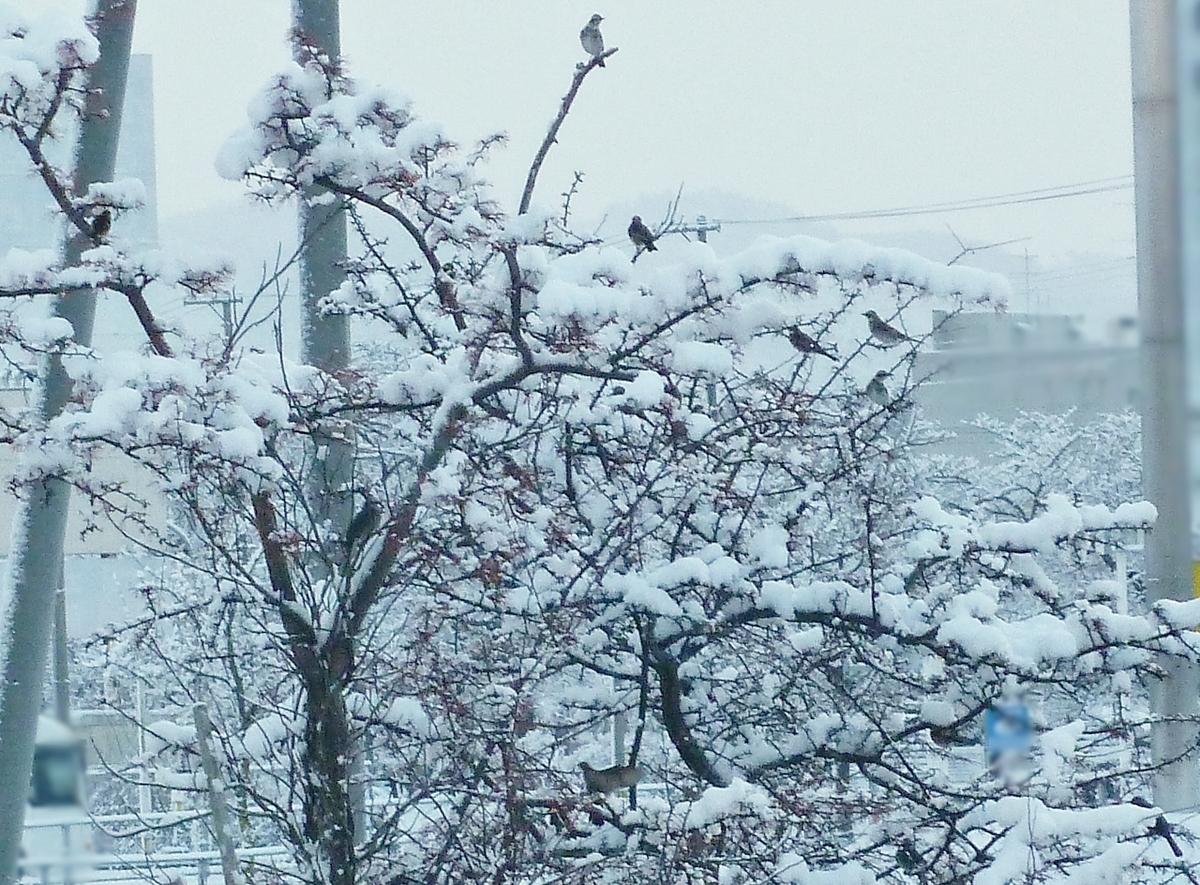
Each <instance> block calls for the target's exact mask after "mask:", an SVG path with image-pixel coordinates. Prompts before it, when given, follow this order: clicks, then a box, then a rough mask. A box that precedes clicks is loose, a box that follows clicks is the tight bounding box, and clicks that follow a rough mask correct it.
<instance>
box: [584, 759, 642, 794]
mask: <svg viewBox="0 0 1200 885" xmlns="http://www.w3.org/2000/svg"><path fill="white" fill-rule="evenodd" d="M579 768H580V769H581V770H582V771H583V784H584V786H585V787H587V791H588V792H589V793H613V792H616V791H617V790H619V789H621V788H622V787H632V786H633V785H634V784H636V783H637V782H638V781H639V780H641V779H642V771H641V769H640V768H638V767H637V766H636V765H614V766H613V767H612V768H600V769H596V768H592V766H590V765H588V764H587V763H586V762H580V763H579Z"/></svg>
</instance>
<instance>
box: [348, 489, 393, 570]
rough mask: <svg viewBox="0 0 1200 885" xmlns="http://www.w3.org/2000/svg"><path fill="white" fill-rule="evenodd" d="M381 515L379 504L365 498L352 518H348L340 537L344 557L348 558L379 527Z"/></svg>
mask: <svg viewBox="0 0 1200 885" xmlns="http://www.w3.org/2000/svg"><path fill="white" fill-rule="evenodd" d="M364 497H365V496H364ZM382 515H383V512H382V511H381V510H380V509H379V505H378V504H376V503H375V502H374V501H373V500H371V499H370V498H367V500H366V503H364V504H363V506H362V509H361V510H359V511H358V513H356V514H354V519H352V520H350V525H349V526H347V527H346V534H345V537H343V539H342V545H343V546H344V547H345V549H346V559H350V558H351V557H352V556H353V555H354V553H355V551H356V550H358V549H359V548H360V547H361V546H362V544H363V542H364V541H366V540H367V539H368V538H369V537H371V535H373V534H374V533H375V530H376V529H378V528H379V518H380V516H382Z"/></svg>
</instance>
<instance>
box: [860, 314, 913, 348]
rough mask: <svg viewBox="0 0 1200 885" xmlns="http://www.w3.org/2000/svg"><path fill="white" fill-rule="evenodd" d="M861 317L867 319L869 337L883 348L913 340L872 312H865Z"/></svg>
mask: <svg viewBox="0 0 1200 885" xmlns="http://www.w3.org/2000/svg"><path fill="white" fill-rule="evenodd" d="M863 316H865V317H866V318H867V325H868V326H870V327H871V337H872V338H874V339H875V340H876V341H878V342H879V343H880V344H882V345H883V346H884V347H891V346H892V345H893V344H899V343H900V342H901V341H912V340H913V339H912V338H909V337H908V336H907V335H905V334H904V333H903V332H901V331H900V330H899V329H897V328H896V327H895V326H890V325H888V324H887V322H885V321H884V320H883V319H882V318H881V317H880V316H879V314H877V313H876V312H875V311H873V310H868V311H865V312H864V313H863ZM914 343H915V342H914Z"/></svg>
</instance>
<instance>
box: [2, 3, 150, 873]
mask: <svg viewBox="0 0 1200 885" xmlns="http://www.w3.org/2000/svg"><path fill="white" fill-rule="evenodd" d="M94 9H95V10H96V12H95V16H96V36H97V38H98V39H99V41H100V48H101V57H100V61H99V62H98V63H97V64H96V65H95V66H94V67H93V68H92V70H91V72H90V76H89V89H90V94H89V100H88V105H87V113H86V114H85V115H84V118H83V120H82V121H81V122H80V130H79V146H78V151H77V156H76V162H75V193H76V194H77V195H82V194H84V193H86V192H87V186H88V185H89V184H91V183H93V182H97V181H107V180H109V179H111V178H112V174H113V166H114V163H115V161H116V155H117V138H118V135H119V134H120V128H121V112H122V110H123V106H124V102H125V81H126V77H127V75H128V71H129V50H130V45H131V43H132V38H133V20H134V15H135V13H136V11H137V0H96V4H95V7H94ZM90 245H91V244H90V242H88V241H87V240H86V238H84V237H83V236H82V235H79V234H77V235H76V236H73V237H71V238H70V239H69V240H68V241H67V243H66V245H65V247H64V250H63V257H64V261H65V263H66V264H68V265H71V264H76V263H78V261H79V256H80V254H81V253H82V252H83V250H84V249H87V248H89V247H90ZM55 310H56V312H57V313H58V315H59V316H61V317H63V318H64V319H66V320H68V321H69V322H70V323H71V326H72V328H73V329H74V331H75V341H77V342H79V343H80V344H84V345H86V344H90V343H91V340H92V324H93V320H94V319H95V315H96V300H95V294H94V293H93V292H91V291H76V292H70V293H67V294H65V295H62V296H61V297H59V298H58V299H57V301H56V303H55ZM42 379H43V381H42V388H41V390H40V391H39V397H38V399H39V402H38V413H39V415H40V417H41V418H42V419H43V420H44V421H48V420H49V419H51V418H53V417H55V416H56V415H59V414H60V413H61V412H62V411H63V408H64V407H65V405H66V403H67V400H68V399H69V398H70V395H71V379H70V377H69V376H68V375H67V373H66V371H65V370H64V368H63V365H62V361H61V360H60V359H58V358H57V357H55V356H51V357H49V358H48V360H47V362H46V364H45V365H44V366H43V369H42ZM70 494H71V487H70V486H69V485H68V484H67V483H66V482H64V481H62V480H61V479H57V478H48V479H43V480H41V481H40V482H38V483H36V484H34V485H33V486H32V487H31V488H30V490H29V496H28V498H27V499H26V500H25V501H24V502H23V503H22V506H21V508H20V510H19V511H18V513H17V516H16V520H15V524H14V527H13V553H12V555H11V556H10V558H9V580H10V581H11V584H10V593H9V596H8V600H7V601H6V603H5V607H4V611H3V612H2V613H0V629H3V630H4V631H6V632H7V633H8V637H7V639H8V641H7V643H6V644H4V649H3V655H4V657H3V659H0V668H2V669H3V679H2V681H0V692H2V695H0V885H10V883H13V882H15V881H16V879H17V859H18V855H19V853H20V848H21V832H22V829H23V827H24V824H25V801H26V798H27V797H28V794H29V776H30V772H31V771H32V769H33V743H34V737H35V735H36V733H37V717H38V710H39V708H40V707H41V705H42V685H43V682H44V680H45V678H46V658H47V655H48V652H49V647H50V630H51V625H52V623H53V620H54V594H55V591H56V590H57V589H58V578H59V571H60V569H61V568H62V550H63V534H64V532H65V530H66V522H67V504H68V502H69V500H70Z"/></svg>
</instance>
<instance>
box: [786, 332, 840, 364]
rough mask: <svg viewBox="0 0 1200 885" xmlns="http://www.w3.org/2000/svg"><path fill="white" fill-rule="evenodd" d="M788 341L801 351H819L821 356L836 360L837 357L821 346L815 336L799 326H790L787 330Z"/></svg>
mask: <svg viewBox="0 0 1200 885" xmlns="http://www.w3.org/2000/svg"><path fill="white" fill-rule="evenodd" d="M788 341H790V342H792V347H794V348H796V350H798V351H800V352H801V353H819V354H820V355H821V356H827V357H829V358H830V359H831V360H835V361H836V360H837V357H835V356H834V355H833V354H832V353H830V352H829V351H828V350H826V349H825V348H824V347H822V346H821V344H820V342H819V341H817V339H816V338H813V337H812V336H811V335H809V334H808V333H807V332H805V331H804V330H803V329H801V328H800V327H799V326H792V328H791V329H790V330H789V331H788Z"/></svg>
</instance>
